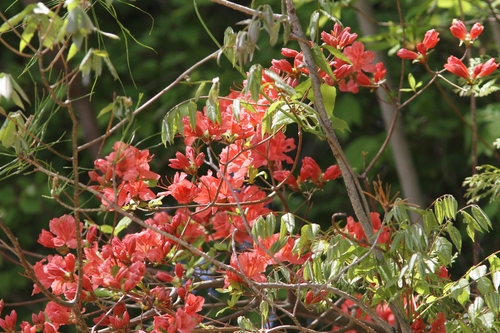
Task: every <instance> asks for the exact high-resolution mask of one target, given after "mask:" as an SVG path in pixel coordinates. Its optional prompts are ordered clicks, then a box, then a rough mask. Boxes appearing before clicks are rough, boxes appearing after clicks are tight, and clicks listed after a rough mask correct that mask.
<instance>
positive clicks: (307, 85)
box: [295, 78, 311, 98]
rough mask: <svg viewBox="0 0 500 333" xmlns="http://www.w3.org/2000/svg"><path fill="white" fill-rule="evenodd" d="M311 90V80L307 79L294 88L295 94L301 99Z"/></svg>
mask: <svg viewBox="0 0 500 333" xmlns="http://www.w3.org/2000/svg"><path fill="white" fill-rule="evenodd" d="M310 89H311V79H310V78H308V79H307V80H305V81H302V82H300V83H299V84H298V85H297V86H296V87H295V92H296V93H297V97H298V98H301V97H302V96H304V95H305V94H306V92H308V91H309V90H310Z"/></svg>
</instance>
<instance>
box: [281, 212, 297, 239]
mask: <svg viewBox="0 0 500 333" xmlns="http://www.w3.org/2000/svg"><path fill="white" fill-rule="evenodd" d="M281 221H282V222H284V223H285V227H286V231H288V232H289V233H290V234H291V233H293V229H294V228H295V216H294V215H293V214H292V213H286V214H284V215H283V216H282V217H281Z"/></svg>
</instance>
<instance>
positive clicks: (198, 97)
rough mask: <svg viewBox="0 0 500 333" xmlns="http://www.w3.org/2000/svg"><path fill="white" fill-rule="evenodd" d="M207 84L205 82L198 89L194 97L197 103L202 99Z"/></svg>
mask: <svg viewBox="0 0 500 333" xmlns="http://www.w3.org/2000/svg"><path fill="white" fill-rule="evenodd" d="M206 84H207V83H206V82H205V81H203V82H201V83H200V86H199V87H198V89H196V94H195V95H194V101H195V102H198V100H199V99H200V96H201V94H202V93H203V89H205V86H206Z"/></svg>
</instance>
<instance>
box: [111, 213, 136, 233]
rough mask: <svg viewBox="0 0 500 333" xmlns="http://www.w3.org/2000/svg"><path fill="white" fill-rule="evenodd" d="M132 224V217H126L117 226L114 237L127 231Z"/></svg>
mask: <svg viewBox="0 0 500 333" xmlns="http://www.w3.org/2000/svg"><path fill="white" fill-rule="evenodd" d="M130 223H132V219H131V218H130V217H127V216H124V217H123V218H122V219H121V220H120V222H118V224H117V225H116V228H115V231H114V232H113V235H115V236H117V235H118V234H119V233H120V231H122V230H125V229H126V228H127V227H128V226H129V225H130Z"/></svg>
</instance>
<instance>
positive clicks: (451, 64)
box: [444, 56, 499, 85]
mask: <svg viewBox="0 0 500 333" xmlns="http://www.w3.org/2000/svg"><path fill="white" fill-rule="evenodd" d="M498 66H499V64H497V63H495V59H494V58H491V59H490V60H488V61H486V62H485V63H480V64H478V65H476V66H474V68H472V70H471V71H469V69H468V68H467V67H466V66H465V65H464V63H463V62H462V60H460V59H458V58H457V57H455V56H449V57H448V61H447V62H446V64H445V65H444V68H445V69H446V70H447V71H449V72H451V73H453V74H455V75H457V76H459V77H461V78H463V79H465V80H466V82H467V84H468V85H473V84H476V80H477V79H480V78H482V77H485V76H487V75H490V74H491V73H493V72H494V71H495V70H496V69H497V68H498Z"/></svg>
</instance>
